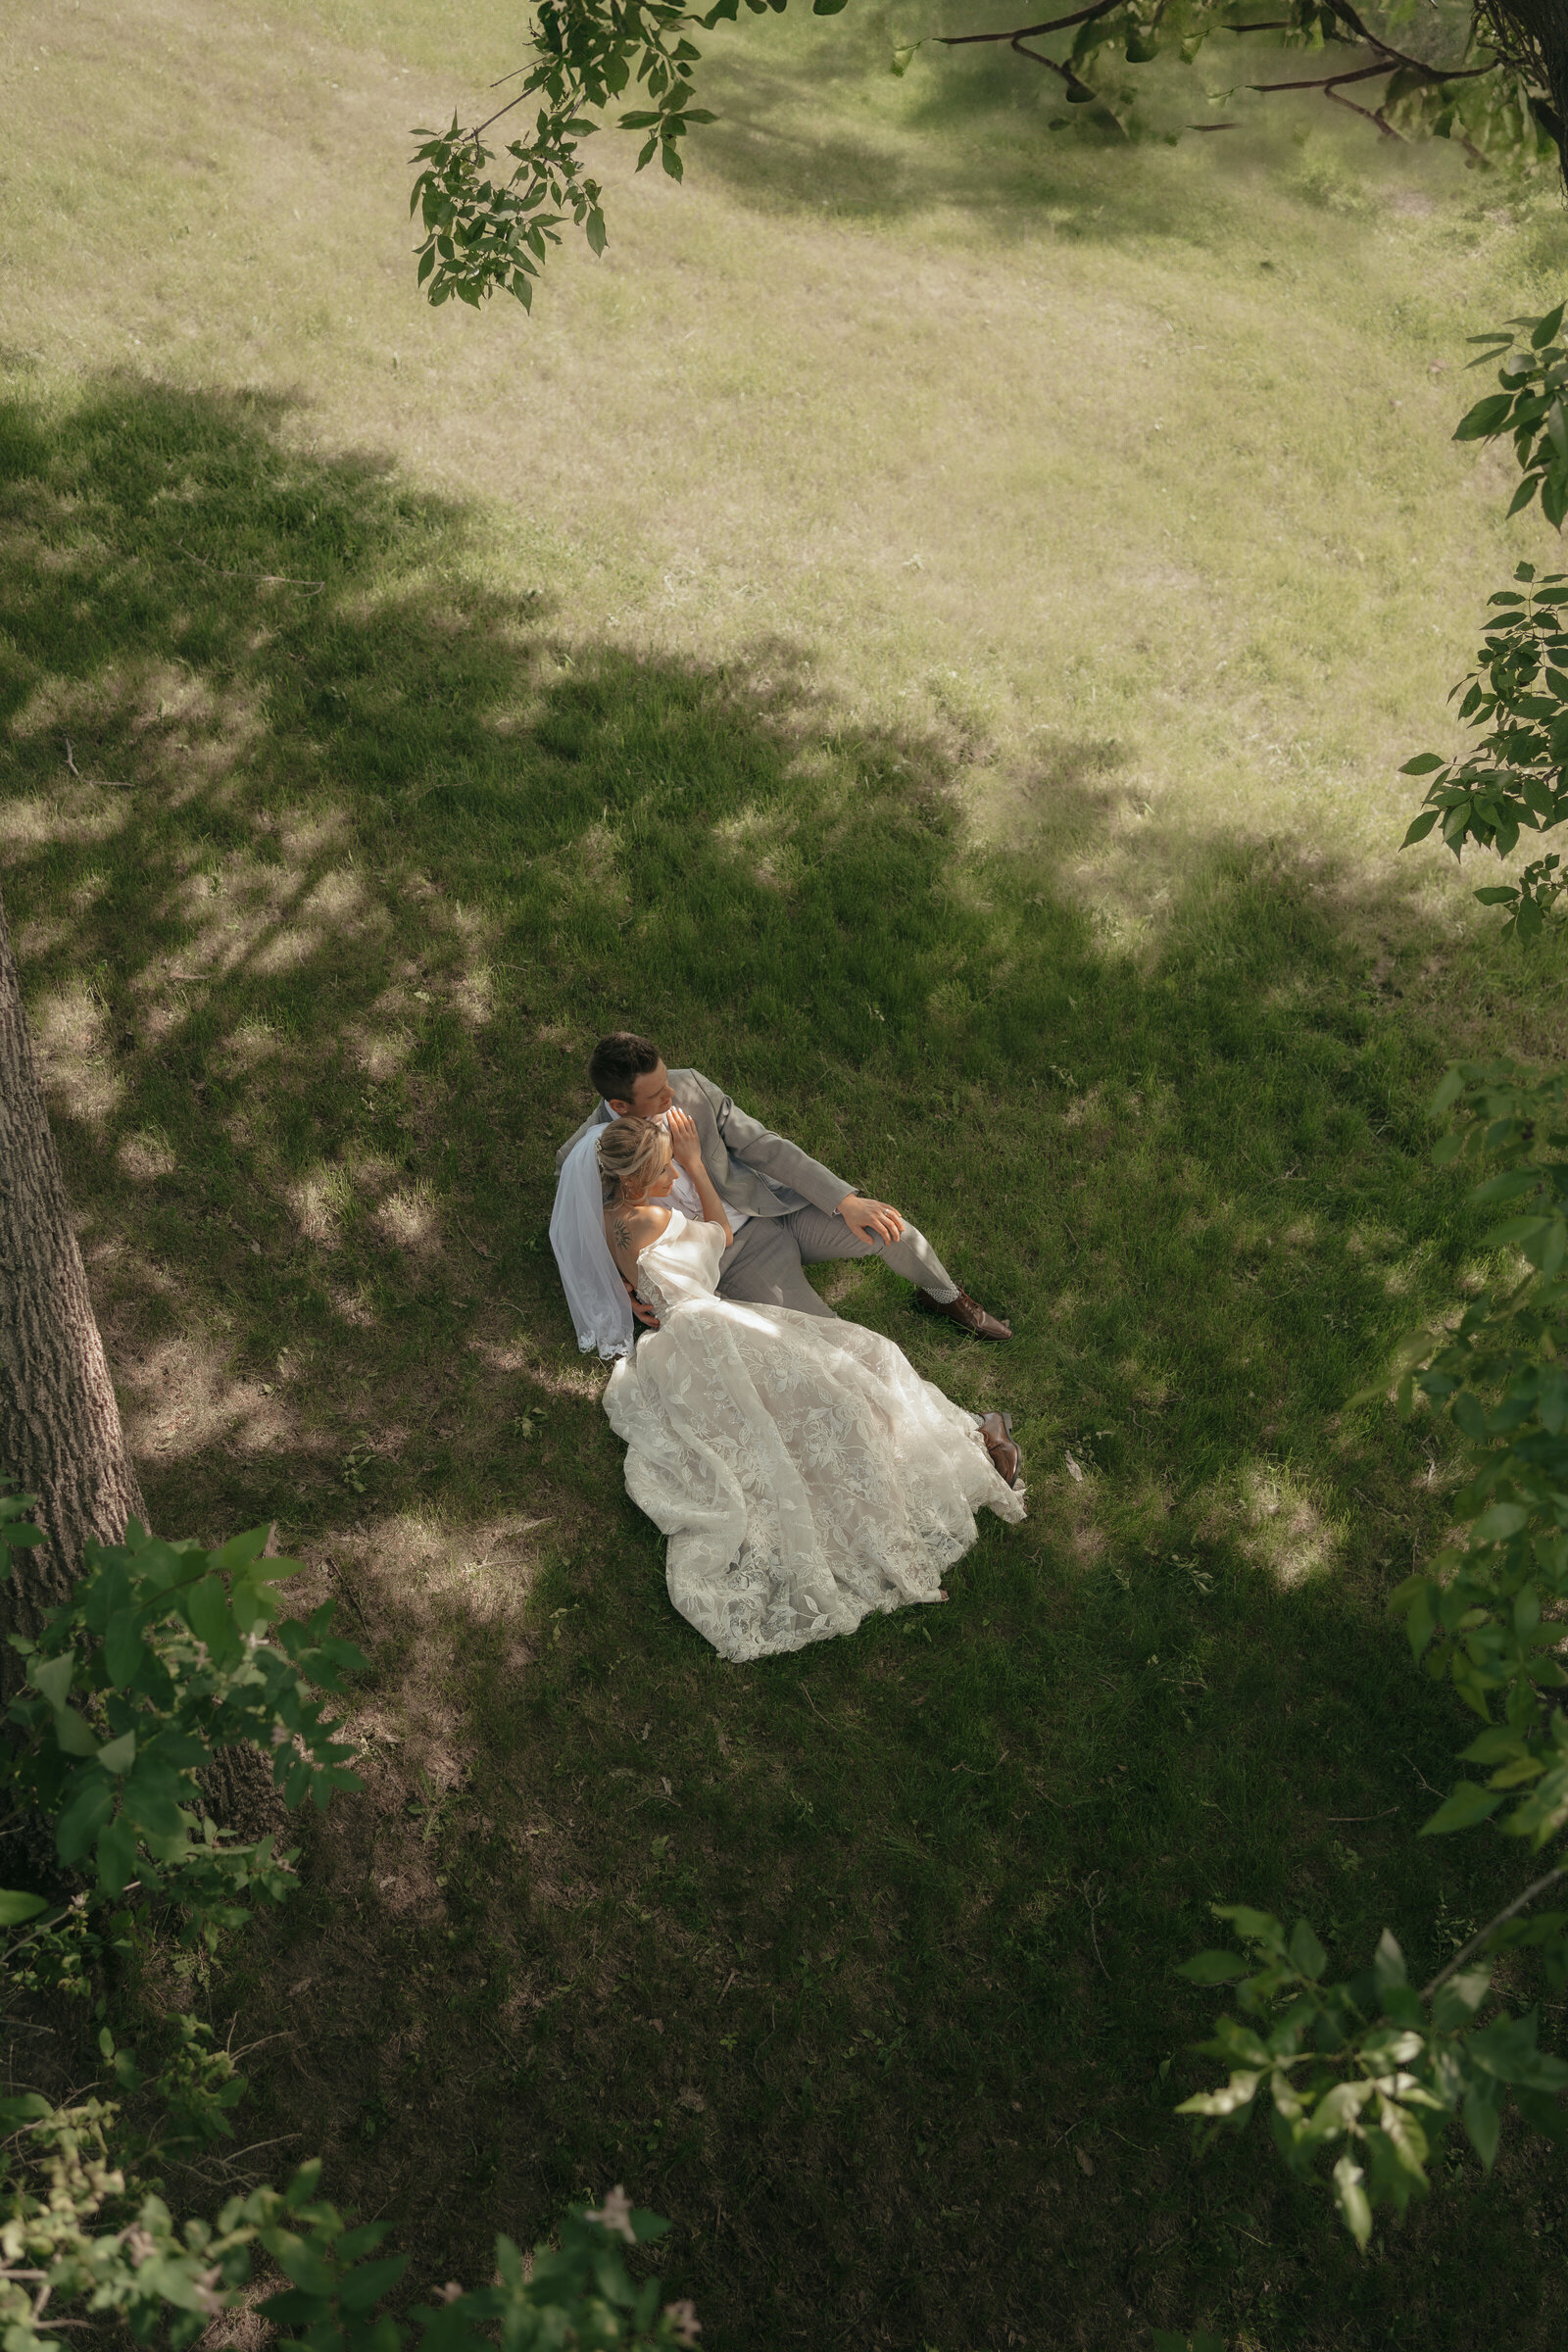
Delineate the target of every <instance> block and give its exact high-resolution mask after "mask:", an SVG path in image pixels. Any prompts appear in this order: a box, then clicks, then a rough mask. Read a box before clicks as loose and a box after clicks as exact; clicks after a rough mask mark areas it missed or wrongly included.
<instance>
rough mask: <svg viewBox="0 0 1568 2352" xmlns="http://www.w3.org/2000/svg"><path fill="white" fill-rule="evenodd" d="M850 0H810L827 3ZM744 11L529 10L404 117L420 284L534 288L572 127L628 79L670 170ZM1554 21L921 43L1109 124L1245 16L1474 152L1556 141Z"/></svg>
mask: <svg viewBox="0 0 1568 2352" xmlns="http://www.w3.org/2000/svg"><path fill="white" fill-rule="evenodd" d="M746 5H747V7H748V8H749V9H750V10H751V11H752V13H753V14H754V15H757V16H763V15H765V14H766V13H767V11H768V10H769V8H771V9H772V11H773V13H774V14H775V15H781V14H782V13H783V11H784V8H785V6H786V5H787V0H746ZM847 5H848V0H812V14H813V15H814V16H818V17H831V16H837V15H838V14H839V13H840V12H841V11H842V10H843V9H844V8H845V7H846V6H847ZM739 13H740V0H716V4H715V5H714V6H711V7H710V8H707V9H702V8H688V7H685V6H683V5H681V0H541V4H540V5H539V6H538V7H536V8H535V10H534V12H533V14H532V16H531V17H530V19H529V22H528V47H529V51H530V55H529V57H528V60H527V62H526V63H524V64H523V65H521V66H519V67H517V68H516V69H515V72H514V73H509V74H506V75H504V76H503V77H502V80H501V81H499V82H497V83H496V84H495V85H494V86H495V87H496V89H497V90H500V89H502V88H503V87H505V86H506V85H508V84H510V83H513V82H515V83H516V85H517V86H516V88H515V91H514V92H513V94H512V95H511V96H510V97H507V98H506V99H505V100H504V101H503V102H502V104H501V105H500V106H498V107H497V109H496V110H495V112H494V113H493V114H491V115H489V116H488V117H486V118H485V119H484V120H483V121H481V122H478V123H472V124H468V125H464V124H462V123H460V121H459V118H458V116H457V115H456V114H454V116H453V118H452V122H451V124H450V126H449V127H448V128H447V129H446V130H441V131H438V130H417V131H416V132H415V134H414V135H415V137H416V138H417V139H418V140H419V141H420V142H421V144H420V146H419V147H418V149H417V152H416V155H415V158H414V161H415V162H416V163H417V165H418V166H419V171H418V173H417V178H416V180H415V183H414V189H413V194H412V196H411V198H410V208H409V209H410V211H411V213H417V215H418V218H419V221H420V224H421V228H422V232H423V233H422V241H421V242H420V244H419V246H418V248H417V252H418V282H419V283H420V285H421V286H423V287H424V288H425V290H426V293H427V295H428V297H429V300H430V301H431V302H432V303H435V304H439V303H443V302H447V301H450V300H451V298H452V297H453V296H454V295H456V296H457V297H458V298H459V299H460V300H461V301H463V302H466V303H469V304H472V305H474V306H477V305H478V304H479V303H481V302H483V301H485V300H486V299H487V298H488V297H489V296H490V295H492V294H495V293H498V292H504V293H509V294H513V295H515V297H516V299H517V300H518V301H519V302H520V303H522V305H523V307H524V308H525V309H527V308H529V307H531V305H532V301H533V286H534V280H535V279H536V278H537V276H538V275H539V271H540V270H541V269H542V267H543V266H544V264H545V262H546V260H547V259H548V258H549V253H550V249H551V247H552V246H553V245H559V244H560V242H561V233H562V230H563V228H564V226H565V225H566V223H567V222H568V221H570V222H572V223H573V224H574V225H575V226H576V227H578V228H580V229H581V230H582V232H583V234H584V236H585V237H586V239H587V242H588V245H589V248H590V250H591V251H592V252H594V253H595V254H599V253H602V252H603V251H604V248H605V239H606V233H607V232H606V227H605V215H604V204H603V190H602V188H601V186H600V183H599V181H598V180H597V179H595V178H593V177H592V176H591V175H590V174H589V173H588V172H586V171H585V170H584V168H583V158H582V145H583V142H584V140H586V139H587V138H589V137H590V136H591V135H592V134H593V132H594V131H596V130H598V129H599V128H601V127H602V124H603V121H604V119H605V118H606V117H607V116H608V114H609V111H610V110H611V109H612V108H613V106H615V104H616V102H617V101H619V100H621V99H622V98H624V97H626V96H628V95H629V96H631V97H632V98H633V99H634V100H635V101H637V103H634V104H633V105H632V106H630V107H628V108H626V109H625V110H624V111H622V112H620V113H619V114H618V115H616V117H615V123H616V126H617V127H618V128H620V129H622V130H631V131H636V132H639V133H641V135H642V144H641V147H640V149H639V151H638V157H637V169H638V170H639V171H642V170H643V169H644V168H645V167H646V166H647V165H649V164H651V163H652V162H653V160H654V158H655V157H656V156H658V158H659V159H660V162H661V163H662V166H663V169H664V170H665V172H668V173H669V175H670V177H671V178H672V179H679V178H680V177H681V174H682V162H681V143H682V141H683V140H684V138H685V136H686V133H687V131H688V129H689V128H690V127H691V126H692V125H693V124H694V123H711V122H712V121H713V119H714V118H713V116H712V115H711V112H710V111H709V110H708V109H706V108H704V107H701V106H699V105H698V104H697V102H696V101H697V92H696V83H695V80H694V73H695V70H696V68H697V66H698V64H699V63H700V59H701V52H700V51H699V49H698V47H697V45H696V43H695V41H694V40H693V38H692V37H691V36H692V35H693V34H694V33H698V32H703V31H711V30H712V29H713V27H714V26H715V25H719V24H720V23H723V22H725V21H730V22H733V21H734V20H735V19H736V18H737V17H738V16H739ZM1429 14H1430V21H1428V17H1429ZM1538 19H1539V23H1538ZM1555 22H1556V20H1555V15H1554V0H1476V5H1475V6H1474V7H1473V8H1471V7H1469V6H1465V7H1458V8H1456V7H1455V5H1454V0H1437V4H1436V5H1435V6H1433V7H1432V9H1431V10H1430V12H1427V11H1422V12H1419V17H1417V15H1416V14H1415V13H1413V12H1411V11H1410V10H1408V9H1402V10H1401V9H1400V8H1399V7H1398V6H1397V0H1396V4H1394V5H1390V6H1386V7H1383V8H1378V7H1374V6H1371V5H1368V6H1367V7H1366V8H1365V9H1363V10H1359V11H1358V10H1357V9H1356V8H1354V7H1352V6H1351V5H1349V0H1277V5H1276V7H1275V8H1274V9H1273V10H1271V11H1270V12H1269V13H1268V14H1267V15H1261V14H1259V13H1258V12H1257V10H1256V9H1255V8H1253V7H1251V6H1250V5H1248V4H1247V0H1089V5H1088V6H1086V7H1083V8H1078V9H1074V10H1070V11H1069V12H1067V13H1066V14H1064V15H1061V16H1056V17H1051V18H1045V19H1042V20H1040V21H1039V22H1036V23H1030V24H1027V25H1015V26H1013V27H1011V28H1010V29H1008V30H1006V31H1002V32H984V33H938V34H934V35H932V36H930V45H931V46H932V47H935V48H946V49H965V48H971V47H974V46H976V45H989V46H996V45H998V44H1001V45H1005V47H1007V48H1008V49H1010V50H1011V51H1012V52H1013V53H1014V54H1016V55H1017V56H1018V57H1020V58H1022V59H1025V60H1028V61H1030V62H1031V63H1032V64H1033V65H1035V66H1039V67H1043V68H1044V69H1045V70H1046V71H1047V72H1048V73H1052V74H1054V75H1055V76H1056V78H1057V79H1058V81H1059V82H1060V84H1061V88H1062V94H1063V96H1064V97H1065V99H1066V100H1067V102H1068V103H1069V104H1070V105H1090V106H1093V107H1095V108H1097V109H1098V110H1099V111H1100V112H1101V113H1102V114H1103V115H1105V116H1106V117H1108V118H1109V119H1110V120H1111V121H1114V122H1116V123H1118V125H1119V124H1120V123H1121V117H1122V114H1123V113H1124V112H1125V108H1126V106H1127V105H1128V104H1129V103H1130V102H1131V100H1132V98H1133V96H1134V92H1133V90H1132V89H1131V88H1130V87H1127V86H1126V76H1125V68H1126V67H1128V66H1146V65H1150V64H1152V63H1153V61H1154V60H1155V59H1158V58H1170V59H1175V60H1178V61H1179V62H1180V63H1182V64H1184V65H1188V66H1191V65H1192V64H1193V63H1194V62H1195V61H1196V59H1197V58H1198V56H1199V54H1200V52H1201V50H1202V49H1203V48H1204V47H1205V45H1206V44H1208V43H1209V42H1211V41H1213V40H1215V39H1218V38H1221V37H1222V36H1228V37H1229V38H1230V39H1234V38H1235V37H1236V36H1243V35H1247V34H1258V35H1262V36H1265V37H1267V38H1269V39H1271V40H1274V41H1276V42H1282V43H1283V44H1284V45H1285V46H1286V47H1287V48H1295V49H1299V50H1300V51H1301V52H1302V53H1303V62H1306V61H1310V63H1311V68H1312V70H1311V71H1310V72H1308V73H1302V74H1297V75H1285V76H1283V77H1280V78H1276V79H1272V80H1268V81H1257V82H1251V83H1249V84H1247V85H1246V86H1247V87H1248V88H1249V89H1250V90H1253V91H1259V92H1270V91H1276V90H1321V91H1322V92H1323V94H1324V96H1325V97H1327V98H1329V99H1331V100H1333V101H1335V102H1336V103H1338V104H1340V105H1343V106H1348V107H1349V108H1350V109H1351V110H1352V112H1354V113H1356V114H1359V115H1362V116H1364V117H1365V118H1366V119H1367V120H1368V121H1369V122H1371V123H1375V124H1376V125H1377V128H1378V129H1379V131H1380V132H1382V133H1383V134H1385V135H1386V136H1388V137H1390V138H1412V137H1425V136H1433V137H1439V138H1453V139H1457V140H1458V141H1459V142H1460V143H1461V144H1462V145H1463V146H1464V147H1465V148H1466V149H1467V150H1468V151H1469V153H1470V154H1471V156H1472V157H1473V158H1474V159H1476V160H1478V161H1481V160H1487V159H1490V158H1494V157H1498V156H1503V155H1516V156H1519V155H1537V154H1542V153H1549V152H1550V151H1551V148H1552V146H1553V143H1555V144H1556V145H1557V147H1558V148H1559V150H1560V149H1561V146H1562V137H1563V129H1562V126H1563V117H1564V112H1565V107H1568V95H1565V88H1568V65H1565V63H1564V57H1563V54H1562V50H1561V37H1560V33H1559V32H1558V31H1556V30H1554V26H1555ZM1395 24H1397V25H1398V37H1397V38H1396V37H1395V32H1394V30H1393V29H1392V26H1393V25H1395ZM1064 36H1070V38H1069V39H1067V40H1066V42H1065V46H1064V45H1063V44H1064ZM1043 42H1049V43H1053V44H1054V49H1053V48H1046V47H1042V46H1041V45H1040V44H1041V43H1043ZM925 45H926V44H925V43H923V42H918V41H917V42H913V43H910V44H908V45H907V46H906V47H903V48H899V49H895V51H894V52H893V56H892V59H891V63H892V67H893V71H894V72H895V73H903V72H905V71H906V70H907V67H908V64H909V62H910V60H911V58H912V57H913V56H914V55H915V52H916V51H917V50H918V49H919V48H921V47H923V46H925ZM1054 51H1059V52H1060V54H1055V53H1054ZM1352 90H1353V91H1355V92H1356V93H1357V95H1355V96H1353V97H1352V96H1350V95H1348V93H1349V92H1350V91H1352ZM1369 99H1370V100H1373V101H1374V103H1372V104H1367V103H1365V101H1367V100H1369ZM516 118H520V120H521V123H523V125H524V127H523V128H522V129H520V130H519V131H518V134H517V135H516V136H515V137H511V138H509V137H507V136H506V134H505V133H498V134H497V138H496V140H495V141H494V142H492V141H491V140H490V135H489V134H490V133H491V132H492V131H493V130H494V129H495V125H496V124H497V123H507V122H512V121H513V120H514V119H516ZM1201 127H1202V128H1204V129H1214V128H1219V127H1222V125H1220V124H1218V123H1205V124H1203V125H1201Z"/></svg>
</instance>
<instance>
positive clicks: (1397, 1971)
mask: <svg viewBox="0 0 1568 2352" xmlns="http://www.w3.org/2000/svg"><path fill="white" fill-rule="evenodd" d="M1372 1981H1373V1983H1374V1984H1375V1985H1377V1988H1378V1990H1379V1992H1391V1991H1393V1989H1394V1987H1395V1986H1396V1985H1403V1984H1404V1983H1405V1982H1406V1977H1405V1967H1404V1954H1403V1953H1402V1952H1401V1951H1400V1949H1399V1946H1398V1941H1397V1937H1396V1936H1395V1934H1394V1931H1393V1929H1392V1928H1385V1929H1384V1931H1383V1933H1382V1935H1381V1936H1379V1937H1378V1948H1377V1950H1376V1951H1375V1952H1374V1953H1373V1955H1372Z"/></svg>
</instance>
